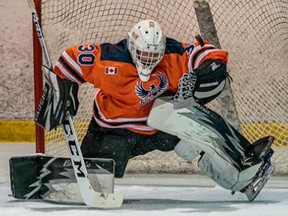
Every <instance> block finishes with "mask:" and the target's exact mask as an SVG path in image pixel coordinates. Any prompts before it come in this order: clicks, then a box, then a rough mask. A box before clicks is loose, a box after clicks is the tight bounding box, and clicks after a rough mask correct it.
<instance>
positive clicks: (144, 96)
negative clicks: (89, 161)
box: [54, 38, 227, 134]
mask: <svg viewBox="0 0 288 216" xmlns="http://www.w3.org/2000/svg"><path fill="white" fill-rule="evenodd" d="M126 43H127V40H122V41H120V42H119V43H117V44H110V43H103V44H97V45H96V44H84V45H80V46H72V47H69V48H68V49H66V50H65V51H64V52H63V53H62V55H61V57H60V58H59V59H58V61H57V62H56V65H55V68H54V72H55V73H56V74H57V75H59V76H60V77H61V78H63V79H68V80H71V81H73V82H77V83H78V84H82V83H84V82H89V83H91V84H93V85H94V87H95V88H99V91H97V93H96V95H95V98H94V107H93V116H94V119H95V121H96V122H97V124H98V125H100V126H101V127H107V128H125V129H128V130H131V131H134V132H136V133H141V134H154V133H155V132H156V131H157V130H155V129H154V128H151V127H149V126H148V125H147V124H146V121H147V118H148V115H149V112H150V110H151V108H152V105H153V101H154V100H155V99H156V98H157V97H159V96H160V95H163V94H164V93H165V92H167V91H170V92H173V93H175V92H176V91H177V87H178V81H179V79H180V78H181V76H182V75H183V74H184V73H186V72H187V71H188V70H189V69H190V70H191V69H193V68H194V67H195V65H196V66H197V65H199V64H201V62H203V61H204V60H205V59H206V58H212V59H213V58H215V57H213V56H215V55H213V52H211V51H210V52H209V50H211V49H213V50H214V53H215V54H216V56H217V55H219V53H217V52H219V50H218V49H216V48H215V47H214V46H212V45H210V44H208V43H207V44H205V46H208V47H206V48H207V49H206V48H205V46H204V47H203V46H202V47H200V45H199V44H198V43H195V44H191V45H189V44H186V43H180V42H177V41H176V40H174V39H171V38H167V42H166V50H165V54H164V57H163V59H162V60H161V62H160V63H159V64H158V65H157V66H156V67H155V68H154V70H153V72H152V74H151V76H150V79H149V81H147V82H142V81H141V80H140V78H139V77H138V73H137V70H136V67H135V65H134V63H133V61H132V58H131V56H130V53H129V50H128V49H127V45H126ZM205 43H206V42H205ZM211 47H212V48H211ZM199 50H202V51H201V52H199ZM193 51H194V52H193ZM207 51H208V52H207ZM220 51H221V50H220ZM205 52H206V54H205ZM203 53H204V54H203ZM211 53H212V55H211ZM201 54H202V55H201ZM222 54H223V53H222ZM220 56H223V55H220ZM221 58H223V60H224V61H225V60H226V61H227V56H226V59H225V55H224V57H221ZM220 60H221V59H220Z"/></svg>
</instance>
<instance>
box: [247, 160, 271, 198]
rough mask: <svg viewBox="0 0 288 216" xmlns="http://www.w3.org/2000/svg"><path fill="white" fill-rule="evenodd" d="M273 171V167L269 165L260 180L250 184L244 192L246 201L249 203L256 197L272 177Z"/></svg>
mask: <svg viewBox="0 0 288 216" xmlns="http://www.w3.org/2000/svg"><path fill="white" fill-rule="evenodd" d="M274 170H275V167H274V166H273V165H270V167H269V168H268V170H267V171H266V173H265V174H264V175H263V177H262V178H259V179H256V180H255V181H254V182H252V184H251V185H249V186H248V187H247V188H246V190H245V191H244V193H245V195H246V197H247V199H248V200H249V202H252V201H254V199H255V198H256V197H257V196H258V194H259V193H260V191H261V190H262V189H263V187H264V186H265V185H266V183H267V181H268V180H269V178H270V177H271V176H272V174H273V172H274Z"/></svg>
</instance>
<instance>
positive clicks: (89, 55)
mask: <svg viewBox="0 0 288 216" xmlns="http://www.w3.org/2000/svg"><path fill="white" fill-rule="evenodd" d="M98 51H99V50H98V47H97V45H94V44H84V45H80V46H71V47H69V48H67V49H66V50H65V51H64V52H63V53H62V54H61V56H60V57H59V59H58V60H57V62H56V64H55V67H54V73H56V74H57V75H58V76H60V77H61V78H62V79H66V80H71V81H72V82H76V83H78V84H83V83H85V82H90V83H93V75H92V70H93V67H94V64H95V60H96V56H97V52H98Z"/></svg>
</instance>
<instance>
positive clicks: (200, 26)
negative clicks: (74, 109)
mask: <svg viewBox="0 0 288 216" xmlns="http://www.w3.org/2000/svg"><path fill="white" fill-rule="evenodd" d="M34 2H35V5H36V9H37V12H38V15H39V17H40V18H42V19H41V23H42V27H43V31H44V36H45V39H46V41H47V45H48V50H49V51H50V54H51V59H52V62H55V61H56V59H57V58H58V57H59V56H60V54H61V52H62V51H63V50H64V49H65V48H66V47H68V46H70V45H74V44H80V43H85V42H86V43H87V42H93V43H103V42H112V43H113V42H117V41H118V40H120V39H122V38H124V37H126V34H127V31H128V30H130V28H131V27H132V26H133V24H135V23H136V22H137V21H139V20H140V19H148V18H149V19H155V20H156V21H158V22H159V23H160V24H161V25H162V27H163V29H164V32H165V33H166V35H167V36H169V37H173V38H175V39H177V40H179V41H185V42H192V41H193V40H194V36H195V35H196V34H199V33H201V34H202V36H204V38H205V39H209V40H210V41H212V42H213V43H214V44H216V45H218V46H220V45H221V47H222V48H223V49H226V50H228V51H229V62H228V68H229V72H230V74H231V76H232V78H233V83H231V89H230V90H231V91H232V93H233V96H232V95H231V94H230V93H229V91H230V90H228V93H227V94H223V95H221V97H220V98H219V99H217V101H215V102H212V103H211V104H210V105H209V107H210V108H212V109H213V110H216V111H217V112H218V113H220V114H221V115H222V116H223V117H225V119H228V120H229V121H230V123H232V124H233V125H238V124H239V125H240V129H241V132H242V134H243V135H244V136H245V137H246V138H247V139H248V140H249V141H250V142H253V141H255V140H256V139H259V138H260V137H264V136H267V135H271V136H275V138H276V139H275V142H274V148H275V154H274V157H273V161H274V163H276V171H277V172H278V173H283V172H286V173H287V167H288V166H287V164H288V152H287V149H288V106H287V104H288V82H287V80H288V71H287V67H286V64H287V62H286V61H287V59H288V54H287V53H288V30H287V29H288V22H287V20H288V17H287V16H288V15H287V14H288V11H287V10H288V2H286V1H283V0H251V1H244V0H243V1H234V0H207V1H204V0H198V1H196V0H194V1H190V0H158V1H155V0H148V1H141V0H95V1H94V0H74V1H68V0H34ZM207 5H209V8H208V10H207ZM33 35H34V36H33V38H34V39H33V43H34V45H33V50H34V80H35V107H37V105H38V103H39V101H40V97H41V92H42V88H43V80H42V72H41V65H42V54H41V48H40V45H39V42H38V39H37V32H35V30H33ZM94 91H95V90H93V88H91V87H89V86H86V85H83V86H81V87H80V92H79V94H80V95H79V99H80V108H79V112H78V114H77V116H76V118H75V119H74V121H75V127H76V130H77V134H78V135H79V138H80V141H81V139H82V138H83V136H84V134H85V131H86V128H87V124H88V123H87V122H89V120H90V118H91V104H92V98H93V95H94ZM231 99H233V100H232V101H231ZM232 103H233V104H235V106H230V105H231V104H232ZM235 119H236V120H239V122H234V120H235ZM231 121H233V122H231ZM63 142H64V141H63V140H62V135H61V131H60V132H58V130H56V131H52V132H49V133H47V132H44V131H43V130H42V128H40V127H39V126H36V151H37V152H42V153H44V152H45V153H46V154H50V155H55V156H63V155H65V154H66V153H65V151H66V150H65V148H66V145H65V144H62V143H63ZM135 164H136V165H135ZM135 167H137V168H135ZM129 170H130V171H131V172H136V171H139V172H152V173H153V172H154V173H156V172H157V173H158V172H168V173H175V172H183V173H184V172H186V171H187V170H188V171H192V172H194V171H196V172H197V169H194V168H191V166H190V164H187V163H186V162H185V161H183V160H181V159H179V158H178V157H177V156H176V155H175V154H173V153H171V154H170V153H164V154H162V153H161V152H152V153H151V154H148V155H146V156H141V157H137V158H135V159H132V160H131V162H129V165H128V171H129Z"/></svg>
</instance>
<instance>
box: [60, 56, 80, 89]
mask: <svg viewBox="0 0 288 216" xmlns="http://www.w3.org/2000/svg"><path fill="white" fill-rule="evenodd" d="M55 67H58V68H59V70H60V71H61V72H62V73H63V75H64V76H66V78H67V79H69V80H71V81H73V82H76V83H78V84H79V85H81V84H82V83H81V82H79V81H78V80H77V79H76V78H75V77H74V76H72V75H71V74H70V73H69V72H68V71H66V70H65V68H63V66H62V64H61V63H59V62H58V61H57V62H56V65H55Z"/></svg>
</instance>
